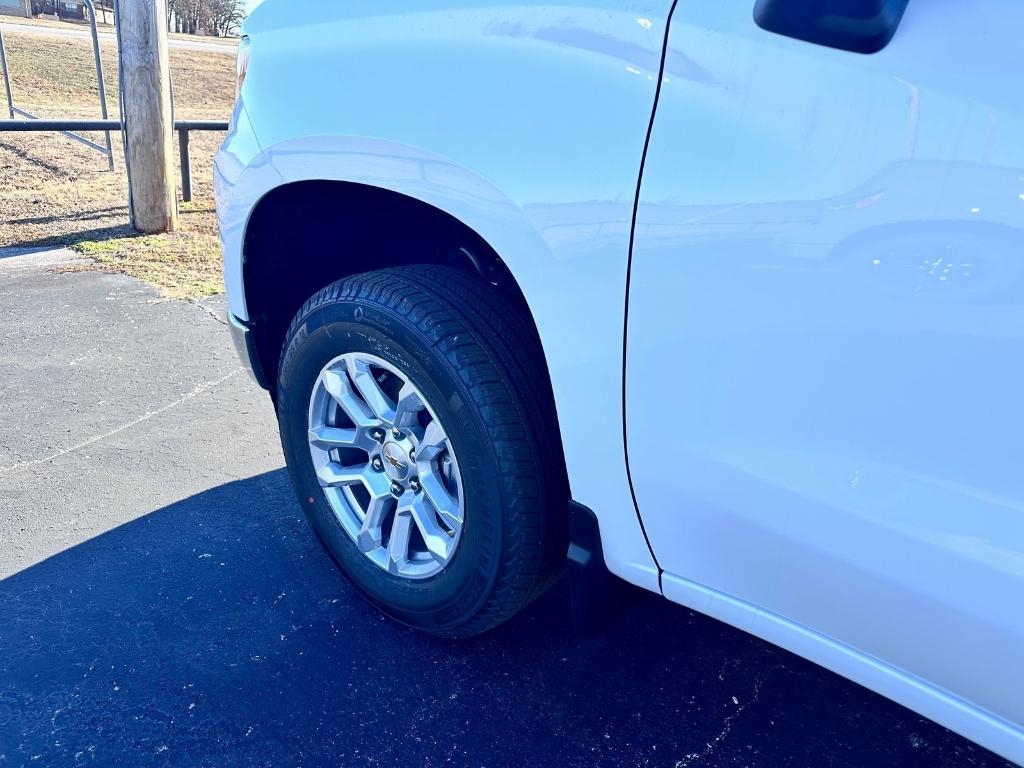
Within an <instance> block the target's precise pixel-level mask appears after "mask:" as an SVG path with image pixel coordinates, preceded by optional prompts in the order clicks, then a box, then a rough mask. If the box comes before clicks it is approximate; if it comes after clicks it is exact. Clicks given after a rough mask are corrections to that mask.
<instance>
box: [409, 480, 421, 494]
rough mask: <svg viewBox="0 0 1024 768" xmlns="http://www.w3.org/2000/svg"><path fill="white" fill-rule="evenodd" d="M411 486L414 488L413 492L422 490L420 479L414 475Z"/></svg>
mask: <svg viewBox="0 0 1024 768" xmlns="http://www.w3.org/2000/svg"><path fill="white" fill-rule="evenodd" d="M409 488H411V489H412V491H413V493H419V492H420V481H419V480H417V479H416V478H415V477H414V478H413V479H412V480H410V481H409Z"/></svg>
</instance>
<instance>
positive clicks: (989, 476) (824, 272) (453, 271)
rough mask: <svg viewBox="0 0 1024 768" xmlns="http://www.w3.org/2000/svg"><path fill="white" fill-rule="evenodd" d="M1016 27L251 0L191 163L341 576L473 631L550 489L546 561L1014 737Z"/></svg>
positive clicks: (499, 605)
mask: <svg viewBox="0 0 1024 768" xmlns="http://www.w3.org/2000/svg"><path fill="white" fill-rule="evenodd" d="M1022 29H1024V3H1021V2H1020V0H985V2H977V0H943V1H942V2H936V1H935V0H756V1H755V0H704V1H702V2H698V1H696V0H692V1H690V2H679V3H678V4H677V3H674V2H672V0H562V2H561V3H559V4H558V5H551V4H547V3H542V2H530V1H529V0H506V1H504V2H501V3H492V2H489V1H488V0H480V1H477V2H473V1H471V0H346V2H310V1H308V0H267V1H266V2H264V3H263V4H262V5H261V6H260V7H259V8H258V9H257V10H256V11H255V12H254V13H253V14H252V16H251V17H250V19H249V21H248V22H247V27H246V34H247V37H246V38H245V40H244V42H243V44H242V46H241V50H240V54H239V99H238V103H237V106H236V108H235V111H234V115H233V121H232V128H231V132H230V135H229V137H228V139H227V140H226V142H225V143H224V146H223V149H222V150H221V152H220V154H219V156H218V158H217V162H216V182H217V195H218V211H219V219H220V226H221V233H222V237H223V247H224V264H225V274H226V280H227V287H228V295H229V303H230V313H231V314H230V322H231V325H232V328H233V330H234V332H235V335H236V340H237V343H238V346H239V349H240V351H241V352H242V355H243V356H244V358H245V359H246V360H247V362H248V363H249V365H250V366H251V368H252V370H253V372H254V374H255V376H256V377H257V379H258V380H259V381H260V383H261V384H262V385H263V386H264V387H266V388H267V389H268V390H269V391H270V394H271V396H272V398H273V400H274V403H275V406H276V408H277V413H278V416H279V419H280V427H281V437H282V441H283V445H284V450H285V455H286V457H287V462H288V468H289V471H290V473H291V478H292V481H293V483H294V485H295V489H296V492H297V496H298V499H299V502H300V503H301V504H302V506H303V507H304V509H305V511H306V513H307V514H308V516H309V519H310V520H311V521H312V524H313V526H314V527H315V529H316V531H317V533H318V535H319V536H320V538H321V540H322V541H323V543H324V545H325V547H326V549H327V551H328V552H329V553H330V555H331V556H332V557H333V558H334V560H335V561H336V562H337V564H338V566H339V567H340V569H341V570H342V571H343V572H344V574H345V575H346V576H347V577H348V579H349V580H350V581H351V582H352V584H353V585H354V586H355V588H356V589H358V590H359V591H360V592H361V593H362V594H364V595H365V596H366V597H367V598H369V599H370V600H371V601H373V602H374V603H375V604H376V605H377V606H379V607H380V608H381V609H382V610H383V611H385V612H386V613H387V614H389V615H391V616H393V617H395V618H397V619H398V620H400V621H403V622H405V623H407V624H410V625H412V626H415V627H418V628H420V629H422V630H425V631H427V632H431V633H434V634H438V635H443V636H464V635H469V634H473V633H477V632H482V631H484V630H487V629H488V628H490V627H493V626H495V625H496V624H498V623H499V622H501V621H503V620H504V619H506V618H508V617H509V616H510V615H512V614H513V613H514V612H515V611H517V610H519V609H520V608H522V607H523V606H525V605H526V604H527V603H529V601H530V600H532V599H533V598H534V597H536V596H537V595H538V594H540V593H541V592H542V591H543V590H544V589H545V588H546V587H547V586H548V585H549V584H550V583H551V582H552V580H553V579H555V578H556V577H557V576H558V574H559V572H560V571H561V569H562V568H563V566H564V564H565V562H566V550H567V545H568V543H569V538H570V534H569V527H570V524H569V521H570V519H573V520H574V521H576V522H574V525H576V527H577V528H578V529H579V536H577V531H576V530H575V529H574V532H573V539H574V547H573V552H574V554H573V558H574V559H575V561H576V562H577V563H578V564H581V567H582V564H585V563H588V562H589V563H590V566H588V567H592V566H594V563H595V562H596V563H598V564H600V563H603V564H604V565H605V566H606V567H607V569H608V571H610V572H611V573H612V574H614V575H615V576H617V577H619V578H621V579H624V580H626V581H628V582H631V583H632V584H635V585H638V586H640V587H643V588H645V589H648V590H651V591H654V592H657V593H659V594H662V595H664V596H665V597H666V598H667V599H669V600H672V601H675V602H677V603H680V604H682V605H686V606H689V607H691V608H693V609H696V610H698V611H702V612H704V613H706V614H709V615H711V616H714V617H717V618H718V619H721V620H723V621H726V622H729V623H730V624H733V625H735V626H737V627H740V628H742V629H744V630H746V631H748V632H751V633H753V634H755V635H758V636H760V637H762V638H766V639H768V640H770V641H772V642H774V643H776V644H778V645H780V646H783V647H785V648H788V649H790V650H792V651H794V652H796V653H798V654H801V655H802V656H805V657H807V658H809V659H812V660H814V661H816V662H818V663H819V664H822V665H824V666H826V667H828V668H830V669H833V670H835V671H837V672H839V673H840V674H842V675H845V676H847V677H849V678H851V679H853V680H856V681H858V682H860V683H862V684H864V685H866V686H868V687H869V688H872V689H873V690H875V691H878V692H880V693H882V694H884V695H886V696H889V697H891V698H893V699H895V700H896V701H898V702H901V703H902V704H904V705H906V706H908V707H910V708H912V709H914V710H916V711H918V712H920V713H923V714H925V715H927V716H929V717H931V718H933V719H935V720H937V721H938V722H940V723H943V724H945V725H947V726H948V727H950V728H952V729H954V730H956V731H959V732H960V733H962V734H964V735H965V736H967V737H969V738H971V739H974V740H975V741H978V742H980V743H981V744H983V745H985V746H987V747H989V748H990V749H992V750H994V751H996V752H998V753H1000V754H1002V755H1004V756H1006V757H1008V758H1010V759H1011V760H1015V761H1017V762H1022V763H1024V694H1022V691H1024V652H1022V649H1024V469H1022V460H1024V450H1022V446H1024V437H1022V436H1024V397H1022V394H1021V392H1022V384H1024V139H1022V137H1024V86H1022V79H1021V65H1020V35H1021V30H1022ZM588 521H589V535H587V531H588ZM577 538H578V539H579V540H578V541H576V539H577ZM588 558H589V559H588Z"/></svg>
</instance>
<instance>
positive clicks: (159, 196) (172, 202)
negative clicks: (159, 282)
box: [117, 0, 178, 233]
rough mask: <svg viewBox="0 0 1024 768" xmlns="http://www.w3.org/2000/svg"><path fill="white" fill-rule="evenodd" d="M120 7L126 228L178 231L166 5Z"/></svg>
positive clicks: (162, 0) (126, 2)
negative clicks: (128, 224) (127, 207)
mask: <svg viewBox="0 0 1024 768" xmlns="http://www.w3.org/2000/svg"><path fill="white" fill-rule="evenodd" d="M120 3H121V12H120V13H119V14H118V19H117V20H118V23H119V25H120V35H119V36H120V42H121V51H120V55H121V72H122V83H121V89H122V90H121V93H122V94H123V101H124V124H125V137H126V140H127V148H128V151H127V160H128V186H129V189H130V191H131V197H130V199H131V214H132V226H134V227H135V229H137V230H138V231H139V232H145V233H153V232H169V231H172V230H175V229H177V227H178V201H177V195H176V194H175V190H174V150H173V146H174V138H173V136H172V133H173V117H172V109H171V77H170V64H169V60H168V54H167V29H166V25H165V18H166V0H120Z"/></svg>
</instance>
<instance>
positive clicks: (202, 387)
mask: <svg viewBox="0 0 1024 768" xmlns="http://www.w3.org/2000/svg"><path fill="white" fill-rule="evenodd" d="M244 370H245V369H244V368H242V367H241V366H239V367H238V368H236V369H235V370H233V371H232V372H231V373H229V374H227V375H226V376H222V377H221V378H219V379H217V380H215V381H204V382H200V383H199V384H197V385H196V386H195V387H194V388H193V389H192V391H191V392H186V393H185V394H184V395H182V396H181V397H179V398H178V399H176V400H173V401H171V402H169V403H167V404H166V405H162V406H160V407H159V408H157V409H156V410H155V411H147V412H146V413H145V414H144V415H142V416H140V417H139V418H137V419H134V420H132V421H130V422H128V423H127V424H122V425H121V426H120V427H115V428H114V429H111V430H109V431H107V432H104V433H103V434H101V435H96V436H94V437H90V438H89V439H88V440H84V441H82V442H81V443H78V444H77V445H73V446H71V447H70V448H65V449H63V450H60V451H57V452H56V453H52V454H50V455H49V456H43V457H41V458H38V459H29V460H28V461H21V462H18V463H17V464H11V465H9V466H6V467H0V475H6V474H9V473H11V472H17V471H19V470H22V469H28V468H29V467H34V466H36V465H38V464H45V463H46V462H48V461H53V460H54V459H59V458H60V457H61V456H66V455H67V454H69V453H73V452H75V451H79V450H81V449H82V448H86V447H88V446H90V445H92V444H93V443H98V442H99V441H100V440H106V439H107V438H108V437H113V436H114V435H116V434H118V433H119V432H124V431H125V430H126V429H131V428H132V427H134V426H137V425H138V424H141V423H142V422H144V421H148V420H149V419H152V418H153V417H154V416H159V415H160V414H161V413H165V412H166V411H169V410H171V409H172V408H176V407H177V406H179V405H182V404H183V403H186V402H188V401H189V400H192V399H193V398H195V397H198V396H199V395H201V394H202V393H203V392H206V391H207V390H209V389H214V388H215V387H218V386H220V385H221V384H223V383H224V382H226V381H227V380H228V379H231V378H234V377H235V376H237V375H238V374H240V373H242V371H244Z"/></svg>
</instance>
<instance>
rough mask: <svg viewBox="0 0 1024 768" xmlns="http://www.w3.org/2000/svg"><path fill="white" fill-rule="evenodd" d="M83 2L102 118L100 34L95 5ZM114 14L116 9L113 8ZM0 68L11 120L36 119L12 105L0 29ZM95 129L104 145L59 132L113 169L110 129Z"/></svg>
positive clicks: (88, 0)
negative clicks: (20, 118) (94, 153)
mask: <svg viewBox="0 0 1024 768" xmlns="http://www.w3.org/2000/svg"><path fill="white" fill-rule="evenodd" d="M85 4H86V6H87V7H88V9H89V27H90V29H91V30H92V55H93V60H94V61H95V63H96V80H97V81H98V83H99V88H100V115H101V116H102V118H103V119H104V120H106V119H108V118H109V117H110V115H109V113H108V112H107V86H106V82H105V80H104V77H103V61H102V60H101V59H100V36H99V32H98V31H97V29H96V6H94V5H93V0H85ZM115 16H116V9H115ZM0 69H3V71H4V88H5V90H6V91H7V111H8V113H9V114H10V116H11V119H12V120H13V119H14V118H15V117H16V116H19V115H20V116H21V117H24V118H27V119H28V120H38V119H39V117H38V116H37V115H33V114H32V113H31V112H26V111H25V110H24V109H20V108H19V107H16V106H15V105H14V92H13V91H12V90H11V74H10V70H9V69H8V67H7V51H6V49H5V47H4V35H3V31H2V30H0ZM79 130H90V129H84V128H83V129H79ZM95 130H99V131H103V132H104V133H105V135H106V146H103V145H102V144H97V143H96V142H95V141H92V140H91V139H87V138H86V137H85V136H80V135H79V134H77V133H75V132H74V131H73V130H61V131H60V132H61V133H63V134H64V135H65V136H67V137H68V138H69V139H74V140H75V141H77V142H79V143H80V144H84V145H85V146H87V147H90V148H91V149H95V150H97V151H98V152H100V153H102V154H103V155H105V156H106V158H107V163H108V164H109V165H110V170H114V146H113V144H112V143H111V141H110V131H109V130H106V129H104V128H97V129H95Z"/></svg>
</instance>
